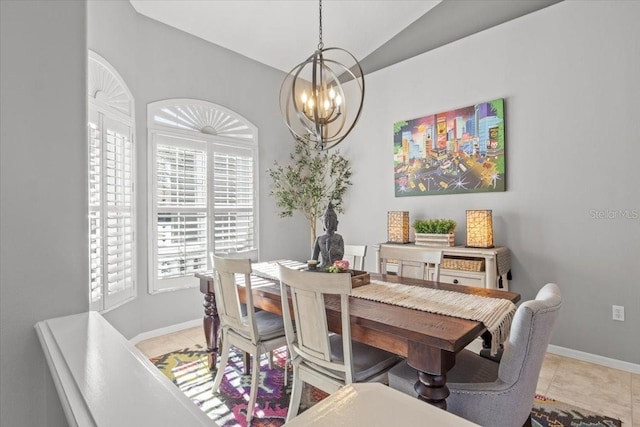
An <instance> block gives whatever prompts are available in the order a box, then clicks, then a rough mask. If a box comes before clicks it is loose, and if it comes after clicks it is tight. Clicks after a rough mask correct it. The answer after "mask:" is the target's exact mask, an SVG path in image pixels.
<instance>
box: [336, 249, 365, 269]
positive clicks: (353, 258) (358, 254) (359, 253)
mask: <svg viewBox="0 0 640 427" xmlns="http://www.w3.org/2000/svg"><path fill="white" fill-rule="evenodd" d="M366 255H367V245H344V255H343V257H342V259H346V260H347V261H349V265H351V268H352V269H354V270H360V271H362V270H364V257H365V256H366Z"/></svg>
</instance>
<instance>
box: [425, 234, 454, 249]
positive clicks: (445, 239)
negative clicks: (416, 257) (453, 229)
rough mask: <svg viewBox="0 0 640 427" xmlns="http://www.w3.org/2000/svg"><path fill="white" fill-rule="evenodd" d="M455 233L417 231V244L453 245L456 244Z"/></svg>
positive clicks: (432, 245) (433, 245)
mask: <svg viewBox="0 0 640 427" xmlns="http://www.w3.org/2000/svg"><path fill="white" fill-rule="evenodd" d="M455 237H456V234H455V233H451V234H427V233H416V246H431V247H442V246H453V245H454V244H455Z"/></svg>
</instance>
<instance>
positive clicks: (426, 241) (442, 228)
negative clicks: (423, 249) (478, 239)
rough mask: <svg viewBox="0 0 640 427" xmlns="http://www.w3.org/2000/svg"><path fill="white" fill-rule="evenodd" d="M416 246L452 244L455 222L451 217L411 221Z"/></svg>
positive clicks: (453, 242)
mask: <svg viewBox="0 0 640 427" xmlns="http://www.w3.org/2000/svg"><path fill="white" fill-rule="evenodd" d="M413 229H414V230H415V235H416V245H417V246H434V247H437V246H453V245H454V244H455V230H456V222H455V221H454V220H452V219H417V220H415V221H414V222H413Z"/></svg>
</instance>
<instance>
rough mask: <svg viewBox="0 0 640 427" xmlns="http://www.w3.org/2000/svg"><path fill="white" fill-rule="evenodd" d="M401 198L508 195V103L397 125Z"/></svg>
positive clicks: (499, 101)
mask: <svg viewBox="0 0 640 427" xmlns="http://www.w3.org/2000/svg"><path fill="white" fill-rule="evenodd" d="M393 139H394V140H393V155H394V157H393V166H394V180H395V195H396V197H405V196H423V195H432V194H459V193H478V192H487V191H505V156H504V149H505V138H504V99H502V98H501V99H495V100H493V101H489V102H483V103H481V104H476V105H470V106H468V107H464V108H458V109H456V110H451V111H447V112H444V113H438V114H433V115H429V116H424V117H420V118H417V119H411V120H407V121H401V122H397V123H395V124H394V125H393Z"/></svg>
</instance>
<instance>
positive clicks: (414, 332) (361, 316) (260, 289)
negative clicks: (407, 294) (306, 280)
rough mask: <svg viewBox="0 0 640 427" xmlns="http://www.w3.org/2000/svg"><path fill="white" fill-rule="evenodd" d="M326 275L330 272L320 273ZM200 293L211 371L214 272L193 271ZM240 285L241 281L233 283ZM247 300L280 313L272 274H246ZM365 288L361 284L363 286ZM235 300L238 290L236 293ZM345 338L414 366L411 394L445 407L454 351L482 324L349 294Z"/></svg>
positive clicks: (331, 315)
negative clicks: (249, 294)
mask: <svg viewBox="0 0 640 427" xmlns="http://www.w3.org/2000/svg"><path fill="white" fill-rule="evenodd" d="M321 274H332V273H321ZM368 274H369V275H370V279H371V280H379V281H383V282H389V283H400V284H404V285H410V286H418V287H425V288H431V289H442V290H447V291H453V292H457V293H461V294H470V295H476V296H482V297H489V298H498V299H506V300H509V301H511V302H513V303H516V302H518V301H519V300H520V295H519V294H518V293H515V292H508V291H504V290H496V289H487V288H480V287H475V286H464V285H454V284H448V283H442V282H433V281H427V280H420V279H413V278H407V277H399V276H396V275H392V274H380V273H368ZM195 275H196V277H197V278H198V279H199V280H200V291H201V292H202V293H203V294H204V319H203V327H204V333H205V338H206V343H207V352H208V354H209V368H210V369H212V370H213V369H215V362H216V356H217V352H218V344H217V336H218V328H219V319H218V314H217V309H216V303H215V292H214V284H213V283H214V275H213V273H212V272H201V273H196V274H195ZM238 286H239V287H243V284H242V283H239V284H238ZM251 286H252V293H253V303H254V305H255V307H256V308H259V309H262V310H266V311H269V312H272V313H275V314H282V300H281V296H280V284H279V281H278V280H277V279H276V278H275V277H273V278H265V277H258V276H253V275H252V277H251ZM365 286H366V285H365ZM240 295H241V300H243V298H244V292H240ZM325 306H326V312H327V322H328V325H329V329H330V330H331V331H332V332H335V333H338V334H339V333H341V313H340V298H339V296H333V295H325ZM349 311H350V317H351V337H352V339H353V340H355V341H359V342H362V343H365V344H368V345H371V346H373V347H377V348H381V349H383V350H386V351H389V352H392V353H394V354H397V355H400V356H402V357H405V358H406V360H407V363H408V364H409V366H411V367H412V368H414V369H415V370H416V386H415V390H416V393H417V397H418V398H419V399H421V400H424V401H426V402H429V403H431V404H433V405H435V406H437V407H440V408H443V409H446V398H447V397H448V396H449V389H448V388H447V385H446V378H447V377H446V374H447V372H448V371H449V370H450V369H451V368H453V366H454V365H455V363H456V354H457V353H458V352H460V351H461V350H462V349H464V348H465V347H466V346H467V345H469V344H470V343H471V342H473V341H474V340H475V339H476V338H478V337H481V336H482V335H483V334H484V335H485V337H486V335H487V334H486V328H485V325H484V324H483V323H482V322H480V321H476V320H469V319H464V318H460V317H454V316H447V315H442V314H436V313H431V312H428V311H421V310H416V309H412V308H406V307H402V306H399V305H392V304H387V303H384V302H378V301H372V300H368V299H363V298H356V297H354V296H351V297H350V299H349Z"/></svg>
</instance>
